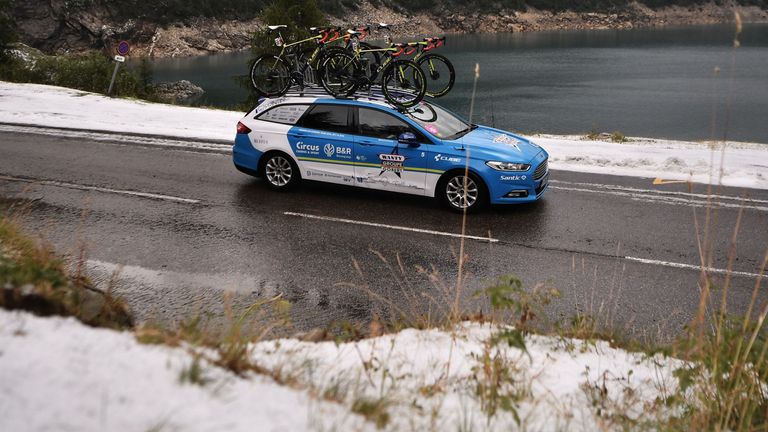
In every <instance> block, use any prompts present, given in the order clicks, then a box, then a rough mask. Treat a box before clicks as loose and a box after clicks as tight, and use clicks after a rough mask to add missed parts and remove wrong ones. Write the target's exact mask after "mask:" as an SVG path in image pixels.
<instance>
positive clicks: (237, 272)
mask: <svg viewBox="0 0 768 432" xmlns="http://www.w3.org/2000/svg"><path fill="white" fill-rule="evenodd" d="M49 133H53V135H50V134H49ZM59 135H61V134H59ZM69 135H73V136H70V137H62V136H56V132H55V131H42V133H41V132H40V131H38V132H35V133H21V132H8V129H6V130H5V131H0V196H2V197H5V198H6V201H5V203H6V206H7V205H8V204H9V203H12V205H13V206H14V207H15V209H16V210H13V211H14V212H15V213H16V214H19V215H21V216H20V217H21V219H22V220H23V221H24V226H25V227H26V229H27V230H28V231H30V232H35V233H39V234H40V235H42V236H43V237H44V238H46V239H47V240H49V241H51V242H52V243H53V244H54V245H55V246H56V247H57V248H58V249H59V250H60V251H63V252H66V253H77V251H78V250H79V249H80V248H81V247H83V246H84V247H85V250H86V252H87V256H88V260H89V261H88V262H89V267H90V269H91V272H92V275H93V276H94V278H95V279H97V280H98V281H99V282H100V283H101V284H102V286H106V285H107V284H109V283H110V282H109V280H110V276H111V274H112V273H113V272H115V271H119V276H118V281H117V282H112V288H113V289H114V290H115V291H116V292H117V293H118V294H120V295H121V296H123V297H124V298H125V299H126V301H127V302H128V303H129V305H130V306H131V308H132V309H133V311H134V312H135V313H136V315H137V316H138V317H139V319H141V320H155V321H161V322H173V321H176V320H180V319H183V318H184V317H188V316H190V315H193V314H199V313H208V314H210V315H211V316H213V317H221V316H222V314H223V310H224V306H223V305H224V304H225V303H226V301H225V300H224V299H225V295H224V293H225V292H227V291H231V292H234V293H235V294H234V297H233V298H231V299H229V300H227V301H230V302H232V303H233V304H235V305H236V306H238V305H239V306H242V305H247V304H250V303H252V302H255V301H258V300H262V299H266V298H271V297H273V296H275V295H277V294H282V295H283V297H284V298H286V299H288V300H289V301H290V302H291V303H292V310H291V318H292V321H293V323H294V326H295V328H296V329H297V330H302V329H308V328H311V327H315V326H320V327H323V326H327V325H329V324H330V323H333V322H343V321H347V320H348V321H359V320H367V319H370V318H371V317H372V316H373V315H375V314H383V315H386V314H387V312H388V311H389V312H391V311H392V310H398V311H401V312H404V313H412V312H427V311H431V312H432V313H435V312H436V311H439V310H441V308H442V307H445V305H446V304H448V303H450V302H451V301H453V298H454V296H455V291H454V287H455V285H456V276H457V256H458V251H459V247H460V239H459V238H458V237H457V236H456V235H457V234H458V233H460V232H461V222H462V218H461V216H460V215H455V214H452V213H450V212H447V211H446V210H444V209H442V208H441V207H440V206H439V205H438V204H437V203H435V202H433V201H432V200H429V199H425V198H420V197H411V196H405V195H397V194H389V193H382V192H371V191H362V190H357V189H345V188H342V187H339V186H327V185H323V184H319V183H310V182H304V183H303V184H302V186H301V187H300V188H299V189H298V190H296V191H293V192H290V193H276V192H272V191H270V190H268V189H267V188H266V187H265V186H264V185H263V184H262V183H261V181H260V180H258V179H253V178H251V177H248V176H246V175H244V174H241V173H239V172H238V171H236V170H235V169H234V167H233V166H232V163H231V160H230V157H229V156H228V155H226V154H221V150H222V148H221V147H216V146H212V147H211V148H208V147H206V146H199V145H198V146H193V147H190V148H187V149H185V148H184V147H183V146H184V145H186V143H184V142H177V143H164V142H163V141H161V140H148V139H140V138H131V137H127V138H126V137H123V138H119V137H116V136H109V135H98V134H95V135H94V134H83V135H82V136H78V135H77V134H69ZM190 145H192V144H191V143H190ZM660 175H663V173H660ZM551 178H552V179H553V181H552V183H551V188H550V190H549V192H548V193H547V195H546V196H545V198H544V199H543V200H541V201H539V202H538V203H535V204H532V205H524V206H508V207H499V208H492V209H489V210H487V211H484V212H482V213H479V214H475V215H471V216H470V217H469V218H468V221H467V235H469V236H475V237H478V238H477V239H474V238H472V239H468V240H466V242H465V248H466V249H465V252H466V254H467V256H468V257H469V258H468V262H467V264H466V281H465V283H464V285H463V286H464V288H463V289H462V295H461V302H462V305H463V307H464V309H465V310H466V311H467V312H471V311H473V310H476V309H477V308H478V307H479V306H480V303H479V302H480V300H478V299H476V298H474V297H473V295H472V294H473V293H474V292H475V291H477V290H478V289H481V288H483V287H485V286H487V285H488V284H489V283H490V282H491V281H493V280H494V279H495V278H496V277H497V276H499V275H503V274H510V273H511V274H514V275H517V276H518V277H519V278H520V279H521V280H522V281H523V282H524V284H525V286H526V287H527V288H529V289H530V288H532V287H534V286H535V285H537V284H547V285H548V286H552V287H554V288H557V289H558V290H559V291H560V292H561V294H562V297H561V298H560V299H558V300H556V301H555V302H554V303H553V304H551V305H550V306H549V307H548V308H547V313H546V315H547V317H548V318H550V319H567V318H568V317H570V316H571V315H573V314H574V313H576V312H586V313H593V314H598V315H599V316H600V317H601V319H603V320H605V321H610V322H611V323H612V324H613V325H615V326H617V327H621V328H625V329H626V330H627V331H628V332H630V333H632V334H634V335H648V336H653V335H656V334H662V335H665V336H666V335H669V334H671V333H673V332H674V331H675V330H676V329H679V328H680V326H681V325H683V324H685V323H686V322H688V320H689V319H690V318H691V316H692V315H693V313H694V312H695V310H696V308H697V306H698V302H699V287H698V281H699V271H698V270H696V268H695V266H697V265H699V264H700V262H701V261H700V252H699V250H700V243H701V244H703V245H706V244H708V243H711V249H712V250H713V251H714V254H713V260H712V263H711V266H712V267H713V268H715V269H725V268H727V267H728V266H729V263H728V256H729V249H730V246H729V244H730V240H731V237H732V236H733V232H734V226H735V224H736V221H737V219H738V218H739V214H740V213H741V222H740V231H739V233H738V236H737V243H736V244H737V246H736V249H735V253H734V254H733V255H732V256H733V258H734V259H733V262H732V267H733V269H734V270H735V271H736V272H738V273H735V274H734V275H733V276H732V277H731V287H730V290H729V310H730V311H731V312H743V311H744V310H745V309H746V307H747V304H748V302H749V299H750V296H751V293H752V290H753V288H754V286H755V280H756V278H755V276H754V274H755V273H757V272H759V269H760V265H761V262H762V260H763V257H764V256H765V253H766V246H768V191H761V190H741V189H735V188H722V189H720V190H718V193H719V194H720V195H722V196H723V198H718V199H717V200H716V201H717V202H718V203H719V204H717V205H716V208H714V209H713V210H711V213H710V217H709V223H708V225H709V230H708V232H709V234H708V238H709V240H705V239H704V238H703V236H704V228H703V226H704V225H707V223H706V220H707V210H706V209H705V207H704V206H705V204H706V202H707V199H706V197H705V195H699V194H706V186H705V185H698V184H697V185H694V186H693V189H692V190H689V187H688V186H687V185H681V184H668V185H661V186H654V185H652V179H644V178H632V177H617V176H605V175H593V174H579V173H571V172H562V171H553V172H552V174H551ZM744 194H746V195H747V196H749V198H750V201H748V202H746V203H744V202H742V201H741V200H740V199H739V197H741V196H743V195H744ZM21 203H26V210H23V209H21V210H20V208H21V207H23V206H21V207H20V204H21ZM695 219H698V223H699V225H700V227H699V235H698V236H697V229H696V225H695ZM482 238H485V240H483V239H482ZM686 266H690V267H686ZM723 278H724V276H723V275H722V274H719V273H715V274H714V280H715V283H716V284H718V285H720V286H722V285H723V282H724V281H723ZM763 285H765V283H763ZM763 290H764V288H763ZM718 295H719V294H718ZM761 296H762V294H761ZM763 297H764V296H763ZM763 297H761V298H763Z"/></svg>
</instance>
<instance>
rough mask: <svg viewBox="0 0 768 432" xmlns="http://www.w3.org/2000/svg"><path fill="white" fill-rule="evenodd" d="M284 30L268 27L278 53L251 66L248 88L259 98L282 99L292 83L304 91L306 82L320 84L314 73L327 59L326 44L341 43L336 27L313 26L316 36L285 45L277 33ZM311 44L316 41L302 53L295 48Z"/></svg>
mask: <svg viewBox="0 0 768 432" xmlns="http://www.w3.org/2000/svg"><path fill="white" fill-rule="evenodd" d="M286 27H287V26H285V25H274V26H268V27H267V28H268V29H269V31H270V32H271V33H273V34H276V35H277V37H276V38H275V45H276V46H277V47H279V48H280V53H279V54H277V55H275V54H262V55H260V56H258V57H257V58H256V60H255V61H254V62H253V65H251V74H250V77H251V85H253V88H254V89H255V90H256V91H257V92H258V93H259V94H261V95H262V96H266V97H275V96H282V95H284V94H285V93H287V92H288V89H289V88H290V87H291V85H292V84H293V85H296V86H298V87H299V88H302V89H303V88H304V85H305V84H306V83H307V82H309V83H316V82H317V81H319V77H318V76H317V74H316V72H315V71H317V70H318V67H317V66H318V65H319V64H321V63H322V62H323V60H324V59H325V57H326V48H325V47H326V45H327V44H328V43H331V42H334V41H336V40H340V34H341V28H339V27H331V28H319V27H312V28H310V31H312V32H313V33H316V35H315V36H312V37H309V38H306V39H302V40H300V41H297V42H292V43H288V44H286V43H285V41H284V40H283V35H282V33H281V31H280V30H281V29H283V28H286ZM311 42H315V46H313V47H310V48H309V49H305V50H301V51H300V50H299V49H298V48H299V47H300V46H302V45H305V44H308V43H311Z"/></svg>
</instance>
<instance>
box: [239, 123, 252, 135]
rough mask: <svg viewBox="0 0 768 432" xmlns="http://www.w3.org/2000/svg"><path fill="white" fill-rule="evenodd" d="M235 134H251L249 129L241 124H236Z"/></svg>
mask: <svg viewBox="0 0 768 432" xmlns="http://www.w3.org/2000/svg"><path fill="white" fill-rule="evenodd" d="M237 133H239V134H247V133H251V128H249V127H248V126H246V125H244V124H243V123H242V122H237Z"/></svg>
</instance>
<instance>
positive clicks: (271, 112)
mask: <svg viewBox="0 0 768 432" xmlns="http://www.w3.org/2000/svg"><path fill="white" fill-rule="evenodd" d="M308 108H309V105H278V106H276V107H272V108H270V109H268V110H266V111H264V112H263V113H261V114H259V115H258V116H257V117H256V118H257V119H259V120H264V121H268V122H274V123H282V124H287V125H294V124H296V122H297V121H299V119H300V118H301V116H302V115H303V114H304V113H305V112H306V111H307V109H308Z"/></svg>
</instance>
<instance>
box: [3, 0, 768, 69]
mask: <svg viewBox="0 0 768 432" xmlns="http://www.w3.org/2000/svg"><path fill="white" fill-rule="evenodd" d="M305 1H313V0H305ZM4 4H7V5H6V6H4V8H5V9H6V12H5V14H6V15H8V16H10V17H11V18H12V21H13V22H15V30H16V32H17V34H18V36H19V40H20V41H21V42H23V43H26V44H28V45H30V46H33V47H35V48H39V49H42V50H43V51H45V52H48V53H61V52H73V51H74V52H77V51H83V50H87V49H104V48H107V49H109V48H110V47H111V45H113V44H114V43H115V41H118V40H121V39H127V40H129V41H131V42H132V43H133V44H134V46H136V47H137V48H138V49H137V50H136V51H134V55H154V56H160V57H164V56H177V55H199V54H206V53H213V52H222V51H233V50H240V49H244V48H247V47H248V46H249V45H250V40H251V36H252V34H253V32H254V31H255V30H257V29H258V28H260V26H261V23H260V21H259V19H258V17H259V15H260V13H261V11H262V10H263V9H264V8H265V7H266V5H267V4H268V0H245V1H237V2H236V1H235V0H220V1H216V2H213V1H209V0H185V1H182V0H168V1H164V2H160V3H154V2H144V1H139V0H127V1H119V2H118V1H116V0H76V1H64V0H47V1H43V0H15V1H12V2H0V8H3V5H4ZM317 4H318V5H319V6H320V8H321V10H322V11H323V12H324V13H325V14H326V17H327V19H328V21H329V22H331V23H334V24H362V23H373V22H380V21H385V22H390V23H393V24H395V25H396V26H395V30H396V31H397V33H398V34H400V35H406V34H420V33H474V32H522V31H539V30H554V29H602V28H633V27H639V26H642V27H648V26H660V25H670V24H672V25H677V24H710V23H718V22H727V21H729V20H730V19H732V16H733V4H734V3H731V2H729V3H727V4H725V3H723V2H719V1H718V2H711V1H701V0H645V1H644V2H643V3H637V2H634V1H629V0H590V1H575V0H569V1H565V0H528V1H523V0H500V1H491V0H481V1H479V2H474V1H464V0H414V1H405V0H363V1H351V0H317ZM735 4H738V6H736V7H738V9H739V10H740V12H741V14H742V16H743V18H744V20H745V21H747V22H750V21H753V22H768V11H767V10H768V0H738V1H736V2H735Z"/></svg>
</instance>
